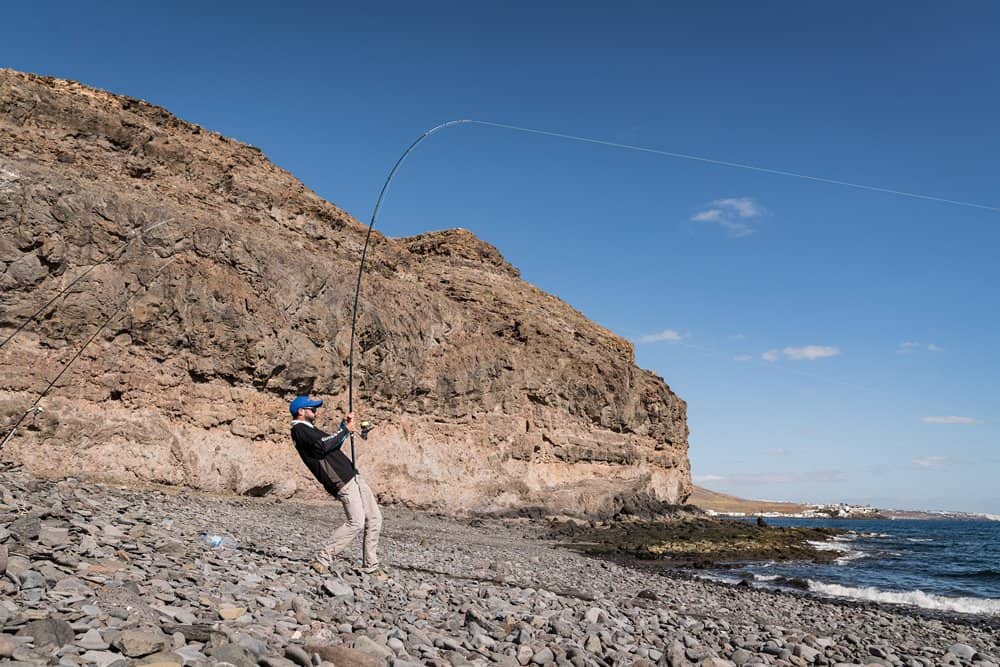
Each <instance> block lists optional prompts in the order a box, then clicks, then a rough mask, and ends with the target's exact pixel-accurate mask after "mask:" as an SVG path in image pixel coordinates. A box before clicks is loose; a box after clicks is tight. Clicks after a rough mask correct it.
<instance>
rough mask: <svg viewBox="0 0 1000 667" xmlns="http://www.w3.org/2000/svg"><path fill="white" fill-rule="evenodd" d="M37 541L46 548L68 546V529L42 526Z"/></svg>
mask: <svg viewBox="0 0 1000 667" xmlns="http://www.w3.org/2000/svg"><path fill="white" fill-rule="evenodd" d="M38 541H39V542H41V543H42V544H44V545H45V546H47V547H61V546H65V545H66V544H69V528H60V527H57V526H42V527H41V529H40V530H39V533H38Z"/></svg>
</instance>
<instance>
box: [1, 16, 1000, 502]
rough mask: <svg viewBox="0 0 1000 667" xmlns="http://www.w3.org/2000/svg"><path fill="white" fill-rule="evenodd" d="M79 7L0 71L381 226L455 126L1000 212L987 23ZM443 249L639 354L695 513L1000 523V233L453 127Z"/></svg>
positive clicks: (998, 137) (10, 53) (400, 219)
mask: <svg viewBox="0 0 1000 667" xmlns="http://www.w3.org/2000/svg"><path fill="white" fill-rule="evenodd" d="M86 4H88V3H65V4H63V3H51V2H36V3H16V4H14V5H12V6H10V7H6V8H5V10H4V20H3V22H2V23H0V65H2V66H6V67H12V68H15V69H20V70H26V71H32V72H37V73H41V74H48V75H54V76H58V77H63V78H70V79H76V80H79V81H82V82H84V83H87V84H90V85H93V86H97V87H100V88H105V89H108V90H111V91H114V92H118V93H123V94H128V95H131V96H135V97H141V98H143V99H146V100H149V101H150V102H153V103H155V104H159V105H162V106H165V107H167V108H168V109H170V110H171V111H173V112H174V113H176V114H177V115H179V116H181V117H183V118H185V119H187V120H190V121H193V122H196V123H199V124H202V125H204V126H205V127H208V128H210V129H212V130H216V131H218V132H221V133H223V134H226V135H229V136H232V137H235V138H237V139H239V140H241V141H245V142H248V143H251V144H253V145H256V146H258V147H260V148H261V149H262V150H263V151H264V152H265V154H267V155H268V157H270V158H271V159H272V160H273V161H274V162H276V163H277V164H279V165H280V166H282V167H284V168H286V169H288V170H289V171H291V172H292V173H293V174H295V175H296V176H297V177H299V178H300V179H302V180H303V181H304V182H305V183H306V184H307V185H308V186H310V187H311V188H313V189H314V190H315V191H316V192H318V193H319V194H320V195H321V196H323V197H325V198H327V199H329V200H330V201H332V202H334V203H336V204H337V205H339V206H341V207H343V208H345V209H346V210H348V211H350V212H351V213H353V214H354V215H355V216H357V217H358V218H360V219H363V220H367V219H368V217H369V216H370V215H371V209H372V206H373V205H374V200H375V196H376V195H377V193H378V189H379V188H380V187H381V183H382V180H383V178H384V177H385V174H386V172H387V170H388V169H389V167H390V166H391V165H392V164H393V162H394V161H395V160H396V158H397V157H398V156H399V154H400V152H401V151H402V150H403V149H404V148H405V147H406V146H407V145H408V144H409V143H410V142H411V141H412V140H413V139H415V138H416V137H417V136H419V135H420V134H421V133H422V132H423V131H425V130H426V129H428V128H430V127H432V126H434V125H437V124H438V123H441V122H443V121H446V120H451V119H456V118H473V119H480V120H486V121H495V122H499V123H508V124H512V125H518V126H523V127H530V128H538V129H542V130H548V131H554V132H560V133H565V134H572V135H579V136H585V137H593V138H596V139H602V140H607V141H611V142H619V143H626V144H633V145H639V146H645V147H650V148H655V149H660V150H665V151H672V152H677V153H686V154H693V155H699V156H705V157H709V158H713V159H718V160H724V161H732V162H740V163H749V164H755V165H760V166H763V167H768V168H773V169H779V170H785V171H791V172H799V173H804V174H810V175H814V176H819V177H825V178H830V179H836V180H843V181H851V182H857V183H863V184H869V185H873V186H878V187H882V188H887V189H894V190H904V191H909V192H916V193H921V194H927V195H932V196H937V197H942V198H947V199H952V200H959V201H968V202H974V203H979V204H984V205H987V206H993V207H998V206H1000V188H998V187H997V173H998V170H997V158H996V156H997V155H1000V131H998V122H997V118H1000V87H998V86H997V84H996V66H997V63H1000V45H998V42H997V40H996V39H995V34H994V33H995V27H996V25H998V23H1000V5H997V4H996V3H994V2H988V1H985V0H982V1H978V2H977V1H970V2H964V3H957V4H956V3H951V4H947V5H942V4H940V3H930V2H883V3H847V4H844V3H839V4H836V3H833V4H831V3H826V4H821V3H801V2H772V3H745V2H711V3H706V2H699V3H694V2H691V3H653V2H649V3H627V4H620V5H617V6H615V7H611V5H610V4H609V3H601V4H594V5H586V6H584V5H581V6H577V7H574V8H572V9H570V8H568V5H565V6H562V5H547V6H546V5H538V4H536V3H524V4H520V5H515V4H505V5H504V6H502V7H501V6H499V4H495V5H494V6H489V7H487V6H479V7H477V6H476V5H475V4H474V3H461V4H460V3H455V4H441V3H416V4H415V3H405V4H402V3H401V4H399V5H396V6H393V5H392V4H386V5H385V6H384V8H382V9H380V10H379V11H378V12H375V11H373V10H364V9H362V8H361V7H360V6H359V5H356V4H346V3H308V2H285V3H281V4H270V3H269V4H266V5H265V4H264V3H261V5H260V6H256V7H255V6H253V3H240V4H235V3H232V4H229V5H228V6H226V5H225V4H224V3H218V4H216V5H214V6H212V3H184V2H177V3H161V4H159V5H157V6H155V7H149V8H141V9H140V8H138V5H137V3H133V2H128V3H125V2H105V3H99V7H97V8H95V7H91V6H84V5H86ZM755 5H756V6H755ZM447 227H465V228H467V229H471V230H472V231H474V232H475V233H476V234H478V235H479V236H480V237H482V238H483V239H485V240H487V241H489V242H490V243H492V244H494V245H496V246H497V247H498V248H499V249H500V250H501V251H502V252H503V254H504V255H505V256H506V257H507V258H508V259H509V260H510V261H511V262H512V263H513V264H515V265H516V266H518V267H519V268H520V269H521V271H522V274H523V276H524V277H525V279H527V280H529V281H530V282H533V283H535V284H537V285H538V286H539V287H541V288H543V289H545V290H547V291H549V292H552V293H554V294H556V295H558V296H559V297H561V298H563V299H564V300H565V301H567V302H568V303H570V304H572V305H573V306H574V307H576V308H578V309H580V310H581V311H583V312H584V313H585V314H586V315H587V316H589V317H590V318H592V319H594V320H595V321H597V322H599V323H601V324H602V325H604V326H606V327H608V328H610V329H611V330H613V331H615V332H616V333H618V334H621V335H623V336H626V337H629V338H631V339H633V340H634V341H636V357H637V361H638V363H639V364H640V365H641V366H643V367H645V368H649V369H651V370H653V371H655V372H657V373H658V374H660V375H662V376H663V377H664V378H665V379H666V381H667V382H668V384H670V386H671V387H672V388H673V389H674V390H675V391H676V392H677V393H678V394H680V395H681V396H682V397H683V398H684V399H686V400H687V401H688V407H689V425H690V428H691V440H690V442H691V449H690V456H691V462H692V468H693V474H694V477H695V480H696V482H699V483H702V484H703V485H705V486H708V487H709V488H713V489H717V490H720V491H726V492H731V493H735V494H738V495H742V496H746V497H756V498H767V499H780V500H800V501H823V502H832V501H840V500H843V501H850V502H862V503H872V504H876V505H879V506H892V507H920V508H941V509H963V510H975V511H986V512H994V513H1000V484H998V483H997V481H996V480H997V477H998V476H1000V426H998V424H1000V389H998V386H1000V383H998V382H997V377H998V376H1000V355H998V353H997V335H996V331H997V328H998V324H1000V315H998V309H997V285H1000V280H998V278H1000V269H998V266H997V261H996V257H997V255H998V250H1000V213H998V212H996V211H990V210H985V209H981V208H972V207H963V206H956V205H951V204H944V203H938V202H932V201H927V200H919V199H912V198H905V197H900V196H896V195H890V194H886V193H879V192H871V191H863V190H857V189H851V188H846V187H841V186H834V185H830V184H822V183H816V182H810V181H804V180H799V179H793V178H788V177H782V176H776V175H772V174H766V173H760V172H753V171H747V170H740V169H734V168H728V167H722V166H718V165H711V164H706V163H700V162H694V161H687V160H680V159H675V158H668V157H664V156H659V155H652V154H648V153H639V152H634V151H627V150H622V149H617V148H612V147H607V146H599V145H592V144H585V143H579V142H572V141H567V140H563V139H557V138H552V137H545V136H540V135H532V134H527V133H518V132H512V131H510V130H504V129H500V128H493V127H484V126H461V127H456V128H450V129H448V130H445V131H443V132H441V133H440V134H437V135H435V136H434V137H432V138H431V139H429V140H428V141H426V142H425V143H424V144H422V145H421V146H420V147H419V148H418V149H417V151H416V152H415V153H414V154H413V155H412V156H411V158H410V159H409V160H408V162H407V163H406V165H405V166H404V167H403V169H402V171H401V172H400V174H399V176H398V177H397V178H396V180H395V181H394V183H393V188H392V190H391V191H390V193H389V196H388V199H387V201H386V202H385V204H384V205H383V209H382V212H381V214H380V219H379V228H380V229H381V230H382V231H383V232H385V233H387V234H389V235H392V236H405V235H411V234H416V233H420V232H423V231H426V230H429V229H441V228H447Z"/></svg>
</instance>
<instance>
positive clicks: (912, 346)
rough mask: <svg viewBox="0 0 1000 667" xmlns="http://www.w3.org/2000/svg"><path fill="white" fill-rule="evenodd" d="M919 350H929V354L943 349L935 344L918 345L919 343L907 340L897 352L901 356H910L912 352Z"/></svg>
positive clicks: (900, 345)
mask: <svg viewBox="0 0 1000 667" xmlns="http://www.w3.org/2000/svg"><path fill="white" fill-rule="evenodd" d="M918 350H927V351H928V352H940V351H941V348H940V347H938V346H937V345H935V344H934V343H918V342H917V341H912V340H906V341H903V342H902V343H900V344H899V347H898V348H897V349H896V352H899V353H900V354H909V353H911V352H916V351H918Z"/></svg>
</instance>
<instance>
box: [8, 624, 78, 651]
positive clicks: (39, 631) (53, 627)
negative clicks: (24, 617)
mask: <svg viewBox="0 0 1000 667" xmlns="http://www.w3.org/2000/svg"><path fill="white" fill-rule="evenodd" d="M16 635H17V636H19V637H23V636H29V637H33V638H34V643H35V647H36V648H43V647H47V646H51V647H55V648H60V647H62V646H65V645H66V644H70V643H72V642H73V639H74V638H75V637H76V633H75V632H73V628H72V627H71V626H70V624H69V623H67V622H66V621H62V620H59V619H55V618H46V619H41V620H37V621H31V622H29V623H26V624H25V625H24V627H23V628H21V629H20V630H18V631H17V633H16Z"/></svg>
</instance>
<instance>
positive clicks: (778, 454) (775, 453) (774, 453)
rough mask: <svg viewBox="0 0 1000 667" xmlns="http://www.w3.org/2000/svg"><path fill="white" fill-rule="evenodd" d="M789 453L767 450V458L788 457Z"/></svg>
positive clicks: (781, 450) (779, 450) (783, 450)
mask: <svg viewBox="0 0 1000 667" xmlns="http://www.w3.org/2000/svg"><path fill="white" fill-rule="evenodd" d="M788 454H789V452H788V450H787V449H769V450H767V455H768V456H788Z"/></svg>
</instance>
